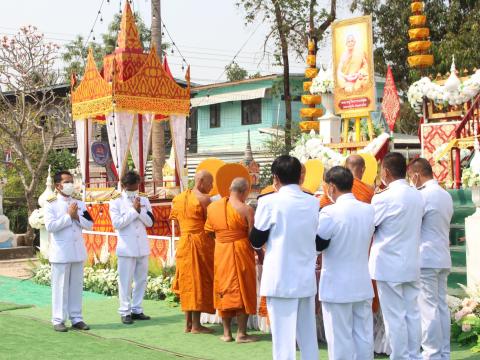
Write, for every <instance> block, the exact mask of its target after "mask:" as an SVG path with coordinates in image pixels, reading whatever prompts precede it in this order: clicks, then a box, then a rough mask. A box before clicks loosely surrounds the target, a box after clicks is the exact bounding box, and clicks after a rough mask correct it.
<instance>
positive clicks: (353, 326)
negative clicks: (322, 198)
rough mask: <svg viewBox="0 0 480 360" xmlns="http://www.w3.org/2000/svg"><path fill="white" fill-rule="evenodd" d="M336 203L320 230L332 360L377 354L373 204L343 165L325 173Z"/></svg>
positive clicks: (361, 359)
mask: <svg viewBox="0 0 480 360" xmlns="http://www.w3.org/2000/svg"><path fill="white" fill-rule="evenodd" d="M325 183H326V184H327V194H328V197H329V198H330V199H331V201H332V202H333V203H334V204H333V205H331V206H326V207H324V208H323V209H322V211H321V212H320V216H319V222H318V231H317V235H318V236H319V237H320V242H321V243H323V246H322V248H325V249H324V250H323V251H322V272H321V275H320V285H319V299H320V301H321V302H322V313H323V323H324V326H325V335H326V338H327V344H328V358H329V359H330V360H347V359H351V360H369V359H373V314H372V299H373V296H374V293H373V287H372V281H371V279H370V273H369V272H368V253H369V249H370V242H371V240H372V235H373V231H374V229H375V227H374V216H375V213H374V210H373V206H372V205H370V204H366V203H363V202H360V201H358V200H356V199H355V197H354V196H353V194H352V186H353V175H352V173H351V172H350V170H348V169H347V168H344V167H343V166H335V167H333V168H331V169H330V170H329V171H328V172H327V174H326V175H325Z"/></svg>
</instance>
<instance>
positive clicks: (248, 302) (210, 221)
mask: <svg viewBox="0 0 480 360" xmlns="http://www.w3.org/2000/svg"><path fill="white" fill-rule="evenodd" d="M248 193H249V185H248V182H247V180H245V179H244V178H235V179H234V180H233V181H232V184H231V186H230V197H226V198H223V199H221V200H219V201H216V202H214V203H212V204H210V205H209V207H208V209H207V222H206V223H205V230H206V231H207V232H212V233H214V234H215V266H214V275H213V279H214V280H213V289H214V305H215V308H216V309H217V310H218V315H219V316H220V317H221V318H222V321H223V336H222V337H221V339H222V340H223V341H225V342H230V341H233V337H232V330H231V322H232V317H234V316H236V317H237V319H238V332H237V336H236V341H237V343H245V342H252V341H255V340H256V338H255V337H253V336H249V335H247V321H248V316H249V315H255V314H256V312H257V289H256V285H257V284H256V272H255V254H254V250H253V248H252V246H251V245H250V241H249V240H248V234H249V232H250V230H251V229H252V227H253V221H254V220H253V218H254V212H253V209H252V208H251V207H250V206H248V205H246V204H245V200H246V199H247V197H248Z"/></svg>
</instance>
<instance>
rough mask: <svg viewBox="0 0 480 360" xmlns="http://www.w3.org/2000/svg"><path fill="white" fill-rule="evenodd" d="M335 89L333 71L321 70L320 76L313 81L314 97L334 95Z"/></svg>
mask: <svg viewBox="0 0 480 360" xmlns="http://www.w3.org/2000/svg"><path fill="white" fill-rule="evenodd" d="M334 88H335V84H334V80H333V72H332V69H328V70H323V68H320V71H319V72H318V75H317V76H316V77H315V78H314V79H313V80H312V85H311V86H310V93H311V94H312V95H319V94H333V89H334Z"/></svg>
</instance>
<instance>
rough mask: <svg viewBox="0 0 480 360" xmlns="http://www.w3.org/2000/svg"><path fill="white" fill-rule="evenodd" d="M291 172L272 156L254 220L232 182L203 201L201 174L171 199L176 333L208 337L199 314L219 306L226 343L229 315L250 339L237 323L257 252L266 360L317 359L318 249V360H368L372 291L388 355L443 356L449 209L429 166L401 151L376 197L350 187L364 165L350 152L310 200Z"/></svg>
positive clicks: (247, 300)
mask: <svg viewBox="0 0 480 360" xmlns="http://www.w3.org/2000/svg"><path fill="white" fill-rule="evenodd" d="M301 169H302V167H301V164H300V162H299V161H298V159H296V158H294V157H291V156H280V157H279V158H277V159H276V160H275V161H274V162H273V164H272V169H271V170H272V175H273V189H274V191H273V192H270V193H267V194H265V195H262V196H260V197H259V199H258V206H257V209H256V211H255V214H254V215H253V209H251V208H250V207H248V206H247V205H246V204H245V200H246V197H247V194H246V192H247V193H248V189H247V188H248V185H247V184H246V182H242V179H235V180H234V181H233V183H232V186H231V194H230V196H229V197H228V198H224V199H222V200H219V201H216V202H213V203H211V204H210V198H209V196H208V193H209V192H210V190H211V188H212V183H213V178H212V176H211V175H210V174H209V173H207V172H204V171H202V172H200V173H198V174H197V176H196V179H195V187H194V189H193V190H187V191H186V192H184V193H182V194H181V195H179V196H177V197H176V198H175V199H174V202H173V208H172V215H171V216H172V219H176V220H178V222H179V224H180V228H181V240H180V243H179V247H178V250H177V276H176V283H175V289H176V291H177V293H178V294H179V296H180V302H181V305H182V310H183V311H185V312H186V331H187V332H192V333H209V332H211V330H210V329H208V328H206V327H203V326H202V325H201V324H200V313H201V312H207V313H214V312H215V310H218V312H219V314H220V316H221V317H222V318H223V324H224V335H223V336H222V340H224V341H232V340H233V338H232V335H231V330H230V323H231V318H232V317H234V316H237V318H238V322H239V330H238V334H237V341H239V340H241V339H245V340H246V341H252V340H254V339H251V338H250V337H249V336H248V335H246V326H245V324H246V319H247V317H248V315H249V314H254V313H255V308H256V295H257V294H256V292H255V285H254V284H255V279H254V277H255V262H254V252H253V249H255V250H256V251H257V254H258V259H259V260H260V261H261V260H262V258H263V257H264V259H263V267H262V268H263V270H262V279H261V285H260V295H261V296H265V297H266V303H267V309H268V316H269V320H270V327H271V331H272V342H273V358H274V359H295V353H296V348H297V346H298V348H299V349H300V352H301V356H302V359H317V358H318V345H317V338H316V334H317V331H316V321H315V296H316V294H317V282H316V277H315V264H316V258H317V255H318V254H319V253H321V256H322V270H321V275H320V282H319V284H318V296H319V300H320V301H321V303H322V312H323V321H324V327H325V332H326V338H327V343H328V353H329V359H359V360H367V359H373V357H374V349H373V316H372V301H373V299H374V296H375V293H376V290H377V289H378V298H379V303H380V307H381V311H382V314H383V319H384V323H385V330H386V337H387V341H388V344H389V346H390V349H391V355H390V358H391V359H395V360H397V359H449V357H450V337H449V331H450V316H449V312H448V306H447V293H446V291H447V277H448V274H449V271H450V270H449V269H450V266H451V262H450V251H449V224H450V220H451V217H452V214H453V204H452V199H451V197H450V195H449V194H448V193H447V192H446V191H445V190H444V189H443V188H441V187H440V185H439V184H438V183H437V182H436V181H435V180H434V178H433V173H432V167H431V166H430V164H429V163H428V161H427V160H425V159H422V158H418V159H415V160H414V161H412V162H411V163H410V164H409V165H408V166H407V162H406V159H405V158H404V157H403V155H401V154H399V153H389V154H387V155H386V156H385V158H384V159H383V161H382V166H381V173H380V177H381V181H382V183H383V190H379V191H377V193H376V194H375V193H374V189H373V188H371V187H369V186H368V185H366V184H365V183H363V182H362V181H361V177H362V175H363V172H364V171H365V163H364V161H363V159H362V158H361V157H360V156H358V155H351V156H350V157H349V158H348V159H347V162H346V166H345V167H340V166H336V167H333V168H331V169H330V170H329V171H328V172H327V173H326V175H325V179H324V184H325V186H324V193H325V195H324V198H322V199H321V201H320V202H319V201H318V199H316V198H315V197H314V196H312V195H311V194H308V193H305V192H304V191H303V190H302V189H301V187H300V183H301V171H302V170H301ZM407 175H408V176H407ZM407 177H408V179H409V180H410V184H409V183H408V182H407ZM370 203H371V204H370ZM209 233H213V234H214V238H213V237H211V236H209ZM247 238H248V239H249V241H250V244H251V247H249V246H248V243H247ZM214 239H215V240H214ZM252 248H253V249H252ZM375 282H376V284H375ZM373 307H374V308H375V306H373ZM377 307H378V304H377ZM422 349H423V353H422V352H421V351H422Z"/></svg>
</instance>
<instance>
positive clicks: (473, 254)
mask: <svg viewBox="0 0 480 360" xmlns="http://www.w3.org/2000/svg"><path fill="white" fill-rule="evenodd" d="M465 235H466V247H467V287H468V288H477V287H479V286H480V211H479V209H478V208H477V212H476V213H475V214H473V215H472V216H469V217H467V218H466V219H465Z"/></svg>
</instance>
